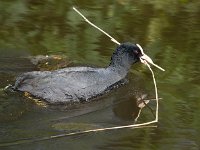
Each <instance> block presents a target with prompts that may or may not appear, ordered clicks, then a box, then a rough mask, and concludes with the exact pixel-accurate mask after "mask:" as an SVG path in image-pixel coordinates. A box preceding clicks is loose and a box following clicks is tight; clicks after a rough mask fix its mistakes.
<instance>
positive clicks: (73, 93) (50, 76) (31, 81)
mask: <svg viewBox="0 0 200 150" xmlns="http://www.w3.org/2000/svg"><path fill="white" fill-rule="evenodd" d="M142 55H143V53H142V52H141V50H140V48H139V47H138V46H137V45H135V44H131V43H123V44H120V45H119V46H118V47H117V48H116V50H115V52H114V53H113V55H112V57H111V62H110V64H109V65H108V66H107V67H105V68H92V67H69V68H64V69H59V70H55V71H33V72H27V73H24V74H22V75H20V76H19V77H18V78H17V79H16V82H15V85H14V87H13V88H14V89H15V90H17V91H23V92H28V93H30V94H31V95H33V96H35V97H38V98H41V99H44V100H45V101H47V102H50V103H63V102H77V101H78V102H80V101H88V100H91V99H93V98H95V97H97V96H100V95H102V94H104V93H106V92H108V91H110V90H111V89H113V88H116V87H117V86H116V85H121V83H122V81H123V79H124V78H125V77H126V75H127V73H128V71H129V69H130V67H131V65H132V64H133V63H136V62H138V61H140V59H141V57H142Z"/></svg>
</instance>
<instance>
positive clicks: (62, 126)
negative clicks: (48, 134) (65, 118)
mask: <svg viewBox="0 0 200 150" xmlns="http://www.w3.org/2000/svg"><path fill="white" fill-rule="evenodd" d="M52 127H53V128H54V129H55V130H59V131H69V132H71V131H83V130H91V129H96V128H99V127H100V126H98V125H96V124H88V123H76V122H69V123H68V122H67V123H63V122H62V123H56V124H54V125H52Z"/></svg>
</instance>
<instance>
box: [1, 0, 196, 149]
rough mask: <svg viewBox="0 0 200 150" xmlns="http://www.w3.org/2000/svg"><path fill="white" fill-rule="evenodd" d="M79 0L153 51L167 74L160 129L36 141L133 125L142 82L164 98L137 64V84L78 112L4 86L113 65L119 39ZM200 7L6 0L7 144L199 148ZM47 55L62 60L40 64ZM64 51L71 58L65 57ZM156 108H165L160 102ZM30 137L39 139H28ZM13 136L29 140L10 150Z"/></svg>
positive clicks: (145, 114)
mask: <svg viewBox="0 0 200 150" xmlns="http://www.w3.org/2000/svg"><path fill="white" fill-rule="evenodd" d="M72 6H78V8H79V10H81V12H82V13H83V14H85V15H86V16H87V17H88V18H89V19H90V20H91V21H92V22H94V23H95V24H96V25H98V26H99V27H101V28H102V29H104V30H105V31H107V32H108V33H109V34H111V35H112V36H113V37H115V38H116V39H117V40H118V41H119V42H127V41H129V42H133V43H139V44H140V45H142V46H143V48H144V49H145V52H146V53H147V54H148V55H149V56H150V57H151V58H152V59H153V60H154V61H155V62H156V63H157V64H159V65H160V66H162V67H163V68H164V69H165V70H166V72H161V71H159V70H157V69H155V68H154V70H155V74H156V78H157V82H158V88H159V97H162V100H160V108H159V123H158V124H157V125H158V127H157V128H140V129H123V130H115V131H105V132H97V133H90V134H84V135H77V136H71V137H63V138H58V139H51V140H45V141H38V142H33V141H32V140H34V139H40V138H43V137H49V136H51V135H57V134H62V133H66V132H71V131H74V130H75V131H77V130H83V129H88V128H96V127H97V128H99V127H109V126H116V125H126V124H131V123H133V115H134V113H136V111H137V109H136V106H135V95H134V93H133V91H134V88H138V89H140V90H139V91H143V92H147V91H148V92H147V93H149V95H150V96H149V97H153V96H154V91H153V84H152V79H151V74H150V72H149V70H148V69H147V68H146V67H145V66H143V65H141V64H137V65H135V66H133V67H132V69H131V71H130V73H129V75H128V78H129V80H130V83H129V84H128V85H127V86H124V87H121V88H119V89H117V90H114V91H113V92H111V93H109V94H107V95H105V96H103V97H100V98H98V100H97V101H95V102H93V103H90V104H81V105H77V106H73V107H71V108H70V110H69V109H68V108H66V107H64V106H56V107H55V106H48V107H45V105H42V103H41V102H38V101H37V102H35V101H33V100H30V99H28V98H27V97H25V96H24V95H23V94H20V93H15V92H10V91H5V90H3V89H4V87H6V86H7V85H9V84H13V83H14V81H15V77H16V76H17V75H19V74H21V73H23V72H27V71H32V70H39V69H40V70H42V69H44V70H45V69H48V70H52V69H56V68H61V67H65V66H67V65H69V66H70V65H71V66H77V65H87V66H88V65H89V66H106V65H107V64H108V63H109V60H110V56H111V54H112V52H113V50H114V49H115V47H116V45H115V44H114V43H112V42H111V41H110V39H109V38H107V37H106V36H105V35H103V34H102V33H100V32H99V31H97V30H96V29H94V28H93V27H91V26H89V25H88V24H87V23H85V22H84V21H83V20H82V18H81V17H80V16H78V15H77V14H76V13H75V12H74V11H73V10H72ZM199 8H200V3H199V1H197V0H196V1H191V2H190V1H187V0H180V1H170V0H166V1H129V0H117V1H104V2H103V3H102V1H85V2H84V1H78V0H76V1H65V0H60V1H54V0H43V1H38V0H30V1H25V0H15V1H12V0H9V1H6V0H2V1H1V2H0V11H1V16H0V23H1V27H0V37H1V38H0V88H1V91H0V143H1V144H0V146H1V147H0V149H20V150H21V149H22V150H23V149H42V150H43V149H48V150H51V149H79V150H81V149H87V150H89V149H107V150H108V149H109V150H111V149H118V150H122V149H123V150H129V149H153V150H154V149H185V150H186V149H192V150H197V149H199V147H200V137H199V135H200V116H199V114H200V109H199V107H200V101H199V96H200V94H199V90H200V86H199V65H200V61H199V56H200V53H199V49H200V46H199V41H200V30H199V26H200V24H199V13H200V10H199ZM38 55H42V56H41V57H42V58H45V55H49V56H53V60H51V61H49V60H44V61H41V64H40V65H34V64H33V63H32V62H31V61H30V60H33V58H34V59H35V58H37V57H38ZM55 55H56V57H61V58H62V59H55V57H54V56H55ZM46 62H48V63H49V64H46ZM55 62H56V63H55ZM69 62H70V64H69ZM145 89H146V90H147V91H146V90H145ZM120 101H123V102H120ZM149 105H150V106H151V107H152V108H155V104H154V102H150V103H149ZM95 110H98V111H95ZM90 112H92V113H90ZM152 119H153V115H152V114H151V111H150V110H149V109H148V108H147V107H146V108H144V109H143V111H142V115H141V117H140V118H139V120H138V121H139V122H140V123H141V122H146V121H150V120H152ZM72 126H73V128H72ZM70 129H71V130H70ZM24 139H25V140H27V139H29V141H28V142H27V141H25V142H24V143H23V140H24ZM31 141H32V142H31ZM9 142H11V144H13V142H16V143H18V144H19V145H13V146H6V147H2V145H3V144H5V143H9ZM20 143H21V144H20ZM8 145H9V144H8Z"/></svg>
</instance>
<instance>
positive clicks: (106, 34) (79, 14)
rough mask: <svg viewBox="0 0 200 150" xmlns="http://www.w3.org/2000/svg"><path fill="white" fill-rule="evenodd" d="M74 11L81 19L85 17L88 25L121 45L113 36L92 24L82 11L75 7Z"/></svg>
mask: <svg viewBox="0 0 200 150" xmlns="http://www.w3.org/2000/svg"><path fill="white" fill-rule="evenodd" d="M73 9H74V10H75V11H76V12H77V13H78V14H79V15H80V16H81V17H83V19H84V20H85V21H86V22H87V23H89V24H90V25H91V26H93V27H95V28H96V29H98V30H99V31H101V32H103V33H104V34H105V35H106V36H108V37H109V38H110V39H111V41H113V42H114V43H116V44H118V45H120V43H119V42H118V41H117V40H116V39H114V38H113V37H112V36H110V35H109V34H108V33H106V32H105V31H104V30H102V29H101V28H99V27H97V26H96V25H95V24H93V23H92V22H90V21H89V20H88V19H87V18H86V17H85V16H84V15H83V14H82V13H81V12H80V11H78V10H77V9H76V8H75V7H73Z"/></svg>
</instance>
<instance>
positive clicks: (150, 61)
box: [140, 54, 165, 71]
mask: <svg viewBox="0 0 200 150" xmlns="http://www.w3.org/2000/svg"><path fill="white" fill-rule="evenodd" d="M140 61H141V62H142V63H144V64H145V61H146V62H147V63H149V64H152V65H153V66H155V67H157V68H158V69H160V70H162V71H165V69H163V68H161V67H160V66H158V65H156V64H154V62H153V61H152V59H151V58H150V57H149V56H147V55H146V54H143V55H142V56H141V57H140Z"/></svg>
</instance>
